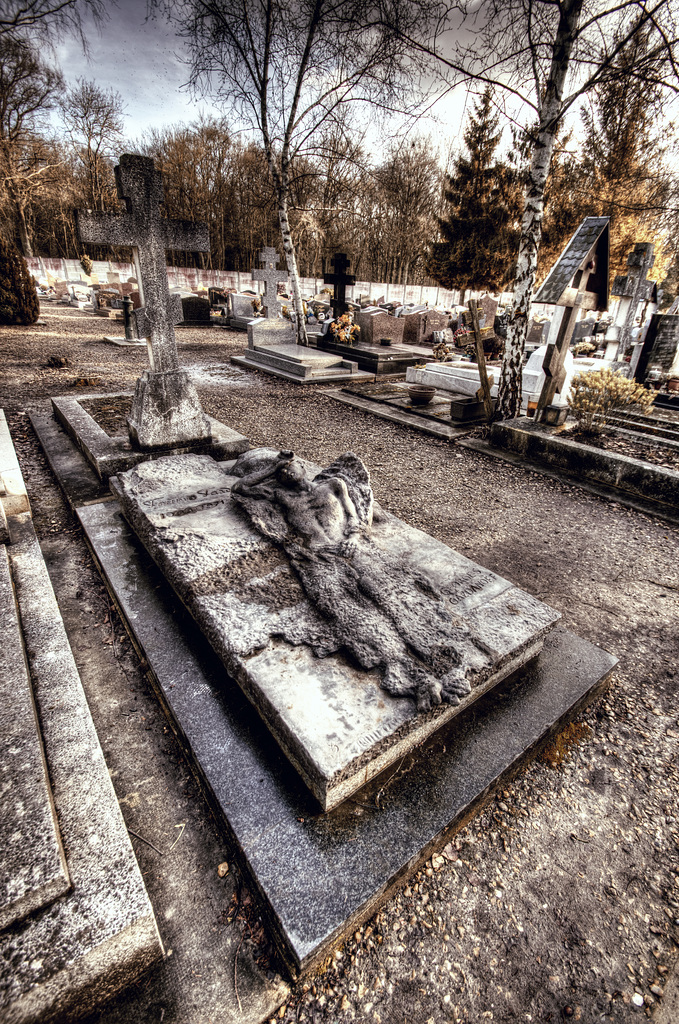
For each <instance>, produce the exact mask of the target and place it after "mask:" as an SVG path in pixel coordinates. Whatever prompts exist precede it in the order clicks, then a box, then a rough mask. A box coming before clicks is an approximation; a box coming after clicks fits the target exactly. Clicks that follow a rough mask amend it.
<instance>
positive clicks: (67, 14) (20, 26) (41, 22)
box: [0, 0, 105, 43]
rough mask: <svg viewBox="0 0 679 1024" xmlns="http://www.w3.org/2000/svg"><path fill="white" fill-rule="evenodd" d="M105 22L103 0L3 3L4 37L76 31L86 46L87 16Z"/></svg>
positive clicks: (6, 0) (1, 22)
mask: <svg viewBox="0 0 679 1024" xmlns="http://www.w3.org/2000/svg"><path fill="white" fill-rule="evenodd" d="M85 12H87V13H89V14H90V15H91V16H92V17H93V18H94V20H95V21H101V20H102V18H103V17H104V13H105V8H104V3H103V0H0V37H11V38H13V39H17V38H19V39H21V38H26V37H27V35H28V34H30V35H31V37H33V38H35V37H36V36H40V37H42V38H46V37H48V35H50V36H53V35H54V34H55V33H62V32H63V33H66V32H75V33H76V34H77V35H78V36H80V38H81V40H82V41H83V43H84V42H85V37H84V33H83V14H84V13H85Z"/></svg>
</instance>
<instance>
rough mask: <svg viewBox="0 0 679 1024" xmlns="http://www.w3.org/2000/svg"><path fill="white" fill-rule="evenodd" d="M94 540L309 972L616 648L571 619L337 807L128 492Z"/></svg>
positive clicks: (294, 958)
mask: <svg viewBox="0 0 679 1024" xmlns="http://www.w3.org/2000/svg"><path fill="white" fill-rule="evenodd" d="M78 515H79V518H80V521H81V523H82V525H83V527H84V530H85V533H86V537H87V540H88V543H89V544H90V546H91V548H92V550H93V552H94V555H95V558H96V559H97V561H98V563H99V566H100V568H101V570H102V572H103V575H104V577H105V579H106V582H107V584H108V586H109V589H110V591H111V594H112V596H113V597H114V600H115V602H116V604H117V606H118V608H119V609H120V611H121V613H122V615H123V618H124V619H125V621H126V624H127V628H128V630H129V632H130V635H131V636H132V638H133V640H134V643H135V645H136V647H137V649H138V650H139V652H140V653H141V654H142V656H143V657H144V658H145V659H146V662H147V664H148V667H149V671H150V673H151V676H152V679H153V681H154V685H155V687H156V690H157V693H158V696H159V699H160V700H161V702H162V704H163V707H164V708H165V711H166V713H167V715H168V717H169V719H170V722H171V724H172V726H173V728H174V730H175V731H176V733H177V735H178V736H179V738H180V740H181V742H182V743H183V745H184V747H185V749H186V751H187V754H188V757H189V761H190V763H191V764H192V766H193V768H194V771H195V772H196V775H197V776H198V778H199V780H200V781H201V783H202V786H203V789H204V791H205V793H206V796H207V797H208V799H209V801H210V803H211V805H212V807H213V810H214V812H215V815H216V816H217V819H218V820H219V821H221V822H222V824H223V826H224V828H225V830H226V831H227V833H228V834H229V835H230V837H231V839H232V841H233V843H234V846H235V847H236V849H237V850H238V853H239V858H240V866H241V868H242V870H243V872H244V873H245V875H246V877H247V878H248V879H249V881H250V884H251V885H252V887H253V890H254V891H255V892H258V893H259V896H260V898H261V902H262V909H263V912H264V914H265V920H266V922H267V923H268V926H269V928H270V930H271V933H272V935H273V937H274V938H275V940H276V942H277V945H278V947H279V950H280V952H281V954H282V956H283V958H284V961H285V962H286V964H287V966H288V968H289V970H290V971H291V973H292V974H293V975H296V974H298V973H300V972H301V971H307V970H308V969H310V968H311V967H313V966H314V965H315V964H318V963H319V962H320V961H322V959H323V958H324V957H325V956H327V955H328V954H329V953H330V952H331V951H332V949H333V948H334V947H335V946H336V945H337V944H338V943H339V942H341V940H342V939H343V937H344V936H345V935H347V934H348V933H349V932H351V931H353V930H355V928H356V927H357V926H358V925H359V924H360V923H361V922H362V921H364V920H366V919H368V918H369V917H370V916H371V915H372V914H373V913H374V912H375V910H376V909H377V907H378V906H379V905H380V904H381V903H382V902H384V900H385V899H386V898H387V897H388V895H389V893H390V891H391V890H392V888H394V887H395V886H397V885H398V884H399V883H400V882H401V881H402V880H404V879H405V878H407V877H408V876H409V875H410V874H412V873H413V872H415V871H416V870H417V869H418V868H419V867H420V865H421V864H422V863H423V862H424V861H425V860H426V859H427V858H428V857H429V856H431V854H432V853H433V852H434V851H435V850H437V849H440V848H441V847H443V846H444V845H445V843H446V842H447V841H448V839H449V838H450V834H451V832H453V831H454V830H455V829H456V828H458V827H460V826H461V825H462V824H464V822H465V821H466V820H468V819H469V817H471V815H473V814H474V813H475V812H476V811H477V810H478V809H479V808H480V806H481V805H482V804H483V803H484V802H485V801H486V800H487V799H488V798H489V797H490V796H491V794H492V792H493V791H494V789H495V788H496V787H498V786H502V785H503V784H505V783H506V780H507V779H508V778H509V777H510V776H511V774H513V773H514V772H515V771H516V770H517V768H519V767H520V765H521V764H522V763H523V762H524V760H525V759H526V758H528V757H530V756H532V755H534V754H535V753H536V751H537V750H538V749H539V748H540V745H541V744H542V742H543V741H544V740H545V739H546V738H548V737H549V736H551V735H552V734H553V733H554V732H555V731H557V730H558V729H560V728H562V727H563V726H564V725H565V724H566V723H567V722H568V721H570V719H571V718H572V717H573V716H574V715H575V714H576V713H577V711H578V710H579V709H580V708H581V707H582V706H583V705H584V704H585V703H586V702H587V701H588V700H589V699H591V698H592V697H593V696H594V695H595V694H596V693H598V692H599V691H600V689H601V687H602V686H603V685H604V684H605V680H606V679H607V677H608V675H609V673H610V672H611V670H612V669H613V667H614V665H615V664H616V661H615V659H614V658H613V657H612V656H611V655H609V654H607V653H606V652H605V651H602V650H601V649H600V648H598V647H596V646H594V645H593V644H591V643H589V642H588V641H586V640H582V639H580V638H579V637H577V636H574V635H573V634H572V633H569V632H567V631H566V630H564V629H562V628H560V627H558V626H557V627H556V628H555V629H554V630H553V631H552V632H551V633H550V634H549V636H548V637H547V639H546V641H545V645H544V648H543V650H542V652H541V654H540V655H539V656H538V657H537V658H536V659H535V660H534V661H532V662H531V664H530V665H528V666H527V667H526V668H525V669H524V670H522V671H521V672H519V673H518V674H516V675H515V676H513V677H512V678H510V679H507V680H505V682H504V683H502V684H500V686H498V687H496V688H495V689H494V690H493V691H492V693H489V694H486V695H485V696H484V697H482V698H481V699H480V700H478V701H477V702H476V703H475V704H474V706H473V707H472V708H471V709H470V710H469V711H468V712H467V713H465V714H463V715H461V716H459V717H458V718H456V719H454V720H453V721H452V722H450V723H449V724H448V725H447V726H445V727H444V728H443V729H442V730H440V731H439V732H438V733H437V734H436V735H435V736H434V737H433V738H432V739H431V740H430V741H429V742H428V744H427V745H425V746H423V747H421V748H420V749H418V750H416V751H411V752H410V753H409V754H407V755H405V756H404V758H403V760H402V762H401V763H400V765H399V771H397V772H394V770H393V768H392V769H390V770H388V771H387V772H386V773H385V774H384V776H383V777H379V778H377V779H375V780H373V781H372V782H371V783H369V784H368V786H366V787H365V788H364V789H363V790H362V791H361V795H360V799H359V800H353V799H349V800H347V801H346V802H345V803H344V804H342V805H341V806H340V807H338V808H336V809H335V810H334V811H331V812H330V813H322V812H319V811H318V806H317V804H316V801H315V800H314V798H313V797H312V796H311V794H310V793H309V791H308V790H307V788H306V786H305V785H304V784H303V783H302V782H301V780H300V779H299V776H298V775H297V773H296V772H295V771H294V770H292V769H291V767H290V765H289V764H288V762H287V759H286V758H285V757H284V756H283V754H282V753H281V752H280V750H279V749H278V748H277V746H276V744H274V743H272V742H271V737H270V734H269V732H268V729H267V728H266V727H265V726H264V724H263V723H262V722H261V720H260V719H259V716H258V715H257V713H256V712H255V711H254V709H253V708H252V706H251V705H250V703H249V702H248V700H247V699H246V698H245V697H244V695H243V694H242V692H241V690H240V688H239V687H238V686H237V685H236V684H235V683H232V682H231V681H230V680H229V679H228V678H226V677H225V674H224V669H223V666H222V664H221V662H220V661H219V660H218V659H217V657H216V656H215V655H214V653H213V651H212V650H211V648H210V646H209V645H208V643H207V642H206V641H205V640H204V639H203V638H201V637H200V636H199V635H198V634H197V631H196V627H195V624H194V622H193V620H192V619H191V618H190V617H189V615H188V614H187V613H186V612H185V610H184V609H183V607H182V606H181V604H180V602H179V601H178V600H177V599H176V598H175V597H174V595H173V594H172V592H171V591H170V590H169V589H168V588H167V586H166V585H165V582H164V579H163V577H162V575H161V574H160V572H159V571H158V569H157V568H156V566H155V565H154V563H153V561H152V560H151V558H150V557H149V556H148V554H147V553H146V551H145V550H144V549H143V547H142V546H141V544H140V543H139V542H138V541H137V539H136V538H135V537H134V535H133V534H132V532H131V530H130V529H129V527H128V526H127V524H126V523H125V521H124V520H123V518H122V516H121V515H120V511H119V507H118V505H117V503H116V502H106V503H99V504H93V505H89V506H88V507H86V508H81V509H80V510H79V511H78Z"/></svg>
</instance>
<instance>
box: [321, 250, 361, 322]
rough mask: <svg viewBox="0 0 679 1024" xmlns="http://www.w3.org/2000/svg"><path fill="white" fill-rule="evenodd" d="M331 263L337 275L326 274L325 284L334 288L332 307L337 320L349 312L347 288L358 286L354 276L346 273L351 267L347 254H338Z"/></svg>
mask: <svg viewBox="0 0 679 1024" xmlns="http://www.w3.org/2000/svg"><path fill="white" fill-rule="evenodd" d="M330 262H331V263H332V265H333V267H334V268H335V273H334V274H326V275H325V276H324V278H323V283H324V284H331V285H333V287H334V295H333V300H332V302H331V306H332V311H333V314H334V316H335V318H337V317H338V316H342V314H343V313H346V311H347V298H346V287H347V285H348V284H349V285H351V284H356V278H355V276H354V275H353V274H347V273H345V271H347V270H348V269H349V266H350V263H349V260H348V259H347V254H346V253H345V252H336V253H335V255H334V256H333V258H332V260H331V261H330Z"/></svg>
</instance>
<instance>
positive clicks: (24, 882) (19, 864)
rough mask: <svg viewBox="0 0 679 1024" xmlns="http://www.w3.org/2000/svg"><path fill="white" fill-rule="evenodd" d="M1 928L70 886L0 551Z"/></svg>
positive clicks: (9, 583) (0, 550) (11, 590)
mask: <svg viewBox="0 0 679 1024" xmlns="http://www.w3.org/2000/svg"><path fill="white" fill-rule="evenodd" d="M0 849H2V861H1V862H0V931H2V929H3V928H6V927H7V926H8V925H10V924H12V923H13V922H14V921H18V920H20V919H21V918H23V917H26V915H27V914H30V913H31V912H32V911H34V910H37V909H38V908H39V907H42V906H44V905H45V904H47V903H50V902H51V901H52V900H54V899H55V898H56V897H57V896H60V895H62V893H65V892H66V891H67V890H68V888H69V885H70V882H69V877H68V868H67V867H66V858H65V856H64V851H63V848H62V845H61V836H60V834H59V826H58V824H57V820H56V816H55V812H54V804H53V801H52V790H51V787H50V783H49V778H48V776H47V766H46V765H45V758H44V755H43V749H42V741H41V739H40V726H39V724H38V719H37V715H36V712H35V706H34V704H33V694H32V692H31V681H30V679H29V677H28V671H27V668H26V660H25V657H24V649H23V642H22V639H21V632H20V629H19V620H18V616H17V608H16V602H15V600H14V588H13V586H12V579H11V576H10V571H9V562H8V561H7V551H6V549H5V548H4V547H0Z"/></svg>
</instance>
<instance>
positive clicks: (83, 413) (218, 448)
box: [52, 394, 250, 480]
mask: <svg viewBox="0 0 679 1024" xmlns="http://www.w3.org/2000/svg"><path fill="white" fill-rule="evenodd" d="M115 397H118V396H116V395H101V394H96V395H82V396H81V398H82V399H83V400H84V399H96V398H115ZM52 409H53V411H54V415H55V417H56V419H57V420H58V421H59V423H60V424H61V425H62V426H63V428H64V429H65V430H66V431H67V433H68V434H69V435H70V436H71V437H72V438H73V440H74V441H75V443H76V444H77V446H78V448H79V449H80V451H81V452H82V453H83V455H84V456H85V458H86V459H87V461H88V462H89V463H90V465H91V466H92V468H93V469H94V471H95V472H96V473H97V475H98V476H99V478H100V479H101V480H107V479H108V477H110V476H113V475H114V474H115V473H122V472H123V471H124V470H126V469H130V468H131V467H132V466H136V465H137V464H138V463H139V462H146V461H147V460H148V459H154V458H158V457H160V456H162V455H170V454H177V453H180V452H201V453H205V454H210V455H212V456H213V457H214V458H216V459H233V458H235V457H236V456H237V455H240V454H241V452H245V451H247V450H248V448H249V447H250V443H249V441H248V439H247V438H246V437H243V435H242V434H239V433H238V432H237V431H235V430H232V429H231V427H227V426H226V425H225V424H224V423H220V422H219V420H215V419H213V418H212V417H211V416H209V417H208V419H209V420H210V425H211V427H212V437H211V438H209V439H207V440H205V441H199V442H196V443H187V444H182V445H178V446H176V447H172V448H159V449H156V450H152V449H148V448H147V449H145V450H140V449H138V448H134V447H133V446H132V444H131V443H130V441H129V439H128V438H127V437H125V436H121V437H111V436H110V435H109V434H107V433H106V431H105V430H102V428H101V427H100V426H99V424H98V423H97V421H96V420H95V419H94V417H92V416H91V415H90V414H89V412H87V410H86V409H85V408H83V406H82V405H81V404H80V400H79V399H77V398H68V397H63V398H53V399H52Z"/></svg>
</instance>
